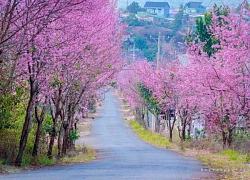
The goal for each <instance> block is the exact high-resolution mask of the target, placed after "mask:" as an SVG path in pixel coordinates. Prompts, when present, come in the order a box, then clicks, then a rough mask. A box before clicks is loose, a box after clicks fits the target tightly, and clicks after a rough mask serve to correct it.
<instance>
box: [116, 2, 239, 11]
mask: <svg viewBox="0 0 250 180" xmlns="http://www.w3.org/2000/svg"><path fill="white" fill-rule="evenodd" d="M133 1H136V2H138V3H139V5H140V6H141V7H143V6H144V4H145V3H146V2H147V1H150V2H168V3H169V5H170V8H171V9H173V8H178V7H179V6H180V4H182V3H187V2H189V1H198V2H203V4H202V5H204V6H212V5H213V4H214V3H216V4H218V5H221V4H225V5H229V6H233V7H237V5H238V4H239V3H241V2H243V0H118V7H119V8H126V7H127V2H128V4H131V3H132V2H133Z"/></svg>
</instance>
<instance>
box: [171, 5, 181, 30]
mask: <svg viewBox="0 0 250 180" xmlns="http://www.w3.org/2000/svg"><path fill="white" fill-rule="evenodd" d="M182 19H183V5H180V8H179V12H178V13H177V14H176V15H175V16H174V21H173V24H172V29H173V31H178V30H179V29H180V28H181V27H182Z"/></svg>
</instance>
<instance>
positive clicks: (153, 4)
mask: <svg viewBox="0 0 250 180" xmlns="http://www.w3.org/2000/svg"><path fill="white" fill-rule="evenodd" d="M166 6H168V7H170V6H169V4H168V2H146V4H145V5H144V7H166Z"/></svg>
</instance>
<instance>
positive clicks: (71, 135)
mask: <svg viewBox="0 0 250 180" xmlns="http://www.w3.org/2000/svg"><path fill="white" fill-rule="evenodd" d="M79 137H80V135H78V132H77V129H76V130H73V131H72V132H70V133H69V138H70V139H71V140H73V141H75V140H77V139H79Z"/></svg>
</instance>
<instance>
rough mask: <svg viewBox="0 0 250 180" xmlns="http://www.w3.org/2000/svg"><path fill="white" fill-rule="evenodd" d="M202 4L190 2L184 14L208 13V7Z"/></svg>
mask: <svg viewBox="0 0 250 180" xmlns="http://www.w3.org/2000/svg"><path fill="white" fill-rule="evenodd" d="M201 4H202V2H192V1H189V2H188V3H186V4H185V6H184V13H187V14H191V13H199V14H203V13H204V12H205V11H206V7H205V6H202V5H201Z"/></svg>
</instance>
